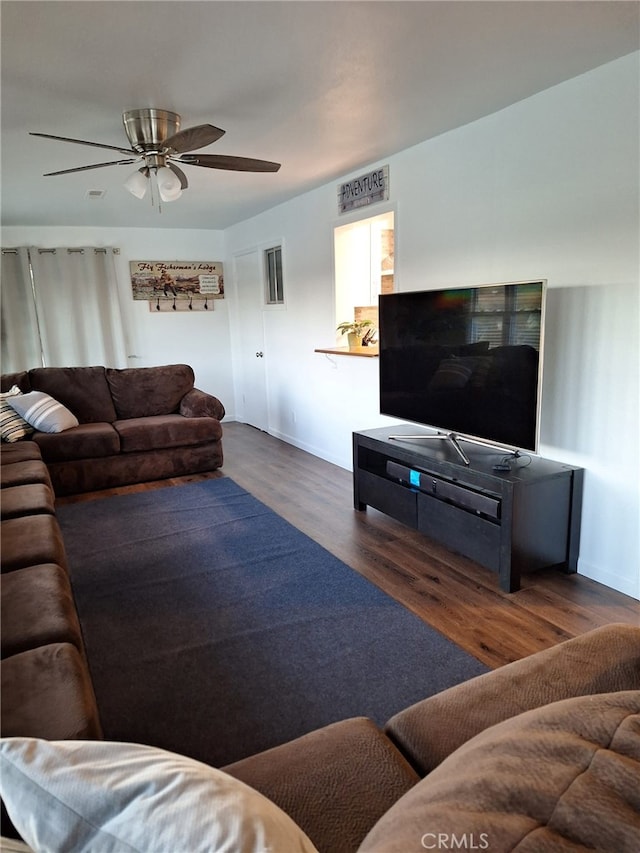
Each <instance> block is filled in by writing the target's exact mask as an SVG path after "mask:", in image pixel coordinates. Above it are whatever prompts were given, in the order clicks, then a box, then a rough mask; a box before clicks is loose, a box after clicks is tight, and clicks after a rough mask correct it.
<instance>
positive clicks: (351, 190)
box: [338, 166, 389, 213]
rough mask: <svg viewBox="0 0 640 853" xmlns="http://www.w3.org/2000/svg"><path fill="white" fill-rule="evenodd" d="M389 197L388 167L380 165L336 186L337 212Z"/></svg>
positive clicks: (344, 211) (343, 211)
mask: <svg viewBox="0 0 640 853" xmlns="http://www.w3.org/2000/svg"><path fill="white" fill-rule="evenodd" d="M388 198H389V167H388V166H382V167H381V168H379V169H374V170H373V171H372V172H367V173H366V175H360V176H359V177H357V178H354V179H353V180H352V181H347V182H346V183H344V184H340V186H339V187H338V212H339V213H346V212H347V211H349V210H354V209H355V208H356V207H364V206H365V205H367V204H373V203H374V202H376V201H386V200H387V199H388Z"/></svg>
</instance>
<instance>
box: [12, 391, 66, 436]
mask: <svg viewBox="0 0 640 853" xmlns="http://www.w3.org/2000/svg"><path fill="white" fill-rule="evenodd" d="M7 403H8V404H9V405H10V406H11V408H12V409H14V410H15V411H16V412H17V413H18V414H19V415H21V416H22V417H23V418H24V419H25V421H26V422H27V423H29V424H31V426H32V427H34V429H37V430H40V432H63V431H64V430H65V429H71V427H76V426H78V419H77V417H76V416H75V415H74V414H73V412H70V411H69V409H67V407H66V406H63V405H62V403H59V402H58V401H57V400H54V399H53V397H51V396H50V395H49V394H45V393H44V391H29V393H28V394H20V395H19V396H15V397H7Z"/></svg>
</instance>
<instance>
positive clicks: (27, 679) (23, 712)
mask: <svg viewBox="0 0 640 853" xmlns="http://www.w3.org/2000/svg"><path fill="white" fill-rule="evenodd" d="M1 673H2V675H1V680H2V684H1V690H2V709H1V726H0V728H1V730H2V735H3V737H41V738H46V739H47V740H56V739H58V738H59V739H73V738H100V737H102V729H101V726H100V718H99V716H98V708H97V705H96V699H95V694H94V692H93V685H92V684H91V678H90V677H89V670H88V669H87V665H86V663H85V660H84V658H83V657H82V655H81V654H80V652H79V651H78V650H77V649H76V647H75V646H72V645H71V644H70V643H52V644H50V645H47V646H39V647H38V648H37V649H29V651H27V652H20V654H17V655H12V656H11V657H10V658H5V659H4V660H3V661H2V667H1Z"/></svg>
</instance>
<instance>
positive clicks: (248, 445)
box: [58, 423, 640, 667]
mask: <svg viewBox="0 0 640 853" xmlns="http://www.w3.org/2000/svg"><path fill="white" fill-rule="evenodd" d="M223 426H224V438H223V445H224V455H225V461H224V467H223V468H222V469H221V471H218V472H214V473H212V474H204V475H195V476H191V477H182V478H176V479H172V480H163V481H158V482H153V483H145V484H142V485H138V486H126V487H122V488H118V489H111V490H107V491H102V492H93V493H90V494H87V495H78V496H74V497H71V498H62V499H59V501H58V502H59V503H63V502H66V503H68V502H73V501H79V500H92V499H98V498H100V497H105V496H109V495H114V494H125V493H127V492H133V491H141V490H146V489H152V488H163V487H167V486H170V485H176V484H178V483H185V482H192V481H195V480H200V479H204V478H207V477H219V476H223V475H227V476H229V477H232V478H233V479H234V480H235V481H236V482H237V483H238V484H239V485H240V486H242V487H244V488H245V489H246V490H247V491H249V492H251V493H252V494H253V495H255V496H256V497H257V498H258V499H259V500H261V501H263V502H264V503H265V504H267V505H268V506H270V507H271V508H272V509H273V510H275V512H277V513H279V514H280V515H281V516H283V517H284V518H286V519H287V520H288V521H290V522H291V523H292V524H294V525H295V526H296V527H297V528H299V529H300V530H302V531H303V532H304V533H306V534H307V535H308V536H310V537H311V538H313V539H315V540H316V541H317V542H319V543H320V544H321V545H322V546H324V547H325V548H326V549H327V550H329V551H331V552H332V553H333V554H335V555H336V556H337V557H339V558H340V559H341V560H343V561H344V562H345V563H347V564H348V565H349V566H351V567H352V568H353V569H355V570H356V571H358V572H360V574H362V575H364V576H365V577H367V578H368V579H369V580H371V581H372V582H373V583H375V584H376V585H377V586H379V587H380V588H381V589H383V590H384V591H385V592H386V593H388V594H389V595H391V596H393V598H395V599H397V600H398V601H400V602H402V603H403V604H404V605H405V606H406V607H408V608H409V609H410V610H412V611H413V612H414V613H416V614H417V615H418V616H419V617H420V618H421V619H423V620H424V621H425V622H427V623H428V624H429V625H431V626H433V627H434V628H436V629H437V630H438V631H440V632H441V633H442V634H444V635H445V636H447V637H449V638H450V639H451V640H453V641H454V642H455V643H457V644H458V645H459V646H461V647H462V648H463V649H466V650H467V651H468V652H469V653H470V654H472V655H474V656H475V657H476V658H478V659H479V660H481V661H482V662H483V663H485V664H486V665H487V666H489V667H498V666H501V665H502V664H505V663H508V662H510V661H513V660H517V659H519V658H521V657H524V656H526V655H528V654H532V653H533V652H536V651H538V650H540V649H543V648H547V647H549V646H553V645H555V644H556V643H559V642H561V641H562V640H566V639H569V638H570V637H574V636H577V635H578V634H582V633H584V632H585V631H589V630H591V629H592V628H596V627H598V626H600V625H606V624H608V623H611V622H628V623H631V624H636V625H637V624H640V602H638V601H636V600H635V599H633V598H630V597H628V596H626V595H623V594H622V593H619V592H616V591H615V590H611V589H609V588H608V587H605V586H603V585H602V584H599V583H596V582H595V581H592V580H589V579H588V578H585V577H582V576H580V575H566V574H563V573H562V572H558V571H555V570H548V571H542V572H537V573H535V574H531V575H528V576H525V577H524V578H523V581H522V589H521V590H519V591H518V592H516V593H511V594H508V593H505V592H502V591H501V590H500V588H499V586H498V582H497V576H496V575H495V574H494V573H492V572H490V571H488V570H487V569H484V568H482V567H481V566H478V565H477V564H475V563H473V562H472V561H471V560H468V559H466V558H464V557H461V556H459V555H456V554H454V553H452V552H450V551H448V550H447V549H445V548H443V547H441V546H439V545H438V544H437V543H435V542H433V541H431V540H429V539H427V538H426V537H425V536H423V535H422V534H420V533H418V532H417V531H414V530H411V529H409V528H407V527H405V526H404V525H402V524H400V523H398V522H396V521H394V520H392V519H390V518H388V517H387V516H385V515H383V514H382V513H380V512H377V511H376V510H373V509H370V508H369V509H367V510H366V512H356V511H355V510H354V509H353V494H352V484H351V473H350V472H349V471H345V470H344V469H343V468H338V467H336V466H335V465H332V464H330V463H329V462H325V461H324V460H322V459H318V458H317V457H315V456H311V455H310V454H308V453H305V452H304V451H302V450H298V449H297V448H295V447H293V446H291V445H289V444H286V443H285V442H283V441H280V440H278V439H276V438H274V437H273V436H270V435H268V434H266V433H264V432H261V431H260V430H257V429H254V428H253V427H249V426H246V425H244V424H238V423H225V424H224V425H223Z"/></svg>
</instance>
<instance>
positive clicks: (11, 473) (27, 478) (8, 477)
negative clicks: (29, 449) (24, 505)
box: [0, 442, 53, 489]
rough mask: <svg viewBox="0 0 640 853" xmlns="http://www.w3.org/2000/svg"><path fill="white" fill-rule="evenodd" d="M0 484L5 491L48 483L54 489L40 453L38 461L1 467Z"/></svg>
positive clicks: (29, 460) (9, 463) (14, 463)
mask: <svg viewBox="0 0 640 853" xmlns="http://www.w3.org/2000/svg"><path fill="white" fill-rule="evenodd" d="M29 444H31V442H29ZM0 483H1V484H2V488H3V489H5V488H8V487H9V486H20V485H22V484H23V483H46V484H47V486H49V487H51V488H53V487H52V486H51V478H50V476H49V471H48V470H47V466H46V465H45V464H44V462H43V461H42V459H41V458H40V452H39V451H38V458H37V459H27V460H26V461H24V462H22V461H21V462H8V463H7V464H5V465H0Z"/></svg>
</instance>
